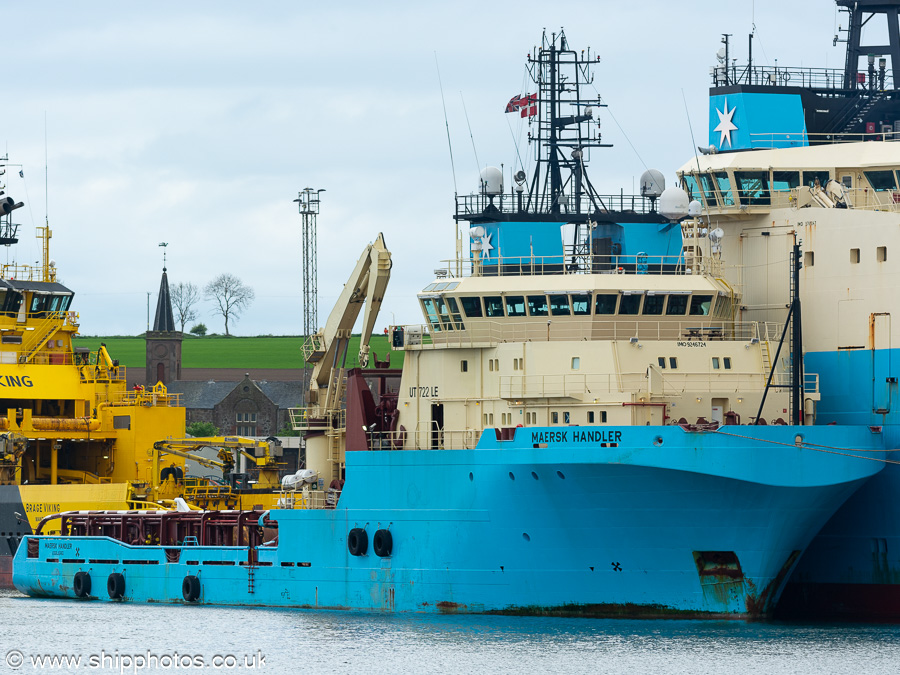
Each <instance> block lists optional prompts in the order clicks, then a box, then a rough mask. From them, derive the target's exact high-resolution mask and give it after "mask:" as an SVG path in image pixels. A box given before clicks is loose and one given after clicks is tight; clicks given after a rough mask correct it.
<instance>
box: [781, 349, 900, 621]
mask: <svg viewBox="0 0 900 675" xmlns="http://www.w3.org/2000/svg"><path fill="white" fill-rule="evenodd" d="M805 358H806V364H807V368H809V369H810V370H812V371H815V372H818V373H820V391H821V392H822V400H821V401H820V403H819V407H818V416H817V419H818V421H819V422H820V423H823V424H828V423H829V422H832V421H834V422H837V423H838V424H877V425H884V426H883V433H884V440H885V447H887V448H890V449H897V448H900V416H898V413H900V400H898V389H897V384H896V383H894V382H890V380H889V378H891V377H896V370H895V369H894V368H892V367H891V364H892V363H897V364H900V350H870V349H866V350H854V351H842V352H835V353H830V352H819V353H809V354H807V355H806V357H805ZM876 409H880V410H884V411H885V412H884V414H876V413H875V412H873V411H874V410H876ZM888 459H889V460H895V461H896V460H900V456H895V454H889V455H888ZM898 494H900V466H898V465H896V464H888V465H887V466H886V467H885V469H884V471H882V472H880V473H879V474H878V475H877V476H875V477H874V478H873V479H872V481H871V482H869V483H867V484H866V485H865V486H864V487H863V488H862V489H860V490H859V492H857V493H856V494H855V495H853V496H852V497H851V498H850V499H849V500H848V501H847V503H846V504H845V505H844V506H843V507H841V509H839V510H838V512H837V513H836V514H835V515H834V516H833V517H832V518H831V519H830V520H829V521H828V523H827V524H826V525H825V527H824V528H823V529H822V531H821V533H820V534H819V535H818V536H816V538H815V539H814V540H813V541H812V543H811V544H810V546H809V549H808V550H807V552H806V553H805V554H804V555H803V557H802V558H801V560H800V562H799V563H798V565H797V569H796V571H795V572H794V573H793V574H792V576H791V578H790V580H789V583H788V585H787V587H786V589H785V593H784V598H783V601H782V603H781V605H780V606H779V608H778V610H779V613H781V614H783V615H784V616H794V615H812V616H818V617H821V616H829V617H845V618H854V619H868V620H871V619H891V620H896V619H898V618H900V500H898V499H897V495H898Z"/></svg>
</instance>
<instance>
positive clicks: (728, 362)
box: [722, 356, 731, 370]
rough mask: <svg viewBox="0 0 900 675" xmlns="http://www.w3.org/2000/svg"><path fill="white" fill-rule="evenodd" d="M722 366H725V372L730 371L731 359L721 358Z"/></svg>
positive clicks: (727, 357)
mask: <svg viewBox="0 0 900 675" xmlns="http://www.w3.org/2000/svg"><path fill="white" fill-rule="evenodd" d="M722 364H723V365H724V366H725V370H731V357H730V356H725V357H723V358H722Z"/></svg>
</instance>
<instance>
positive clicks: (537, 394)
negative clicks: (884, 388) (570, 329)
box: [498, 368, 819, 401]
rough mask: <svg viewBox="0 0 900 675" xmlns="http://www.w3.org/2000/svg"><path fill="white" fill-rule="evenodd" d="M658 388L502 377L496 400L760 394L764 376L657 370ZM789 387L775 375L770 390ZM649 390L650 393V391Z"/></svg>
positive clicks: (574, 377) (643, 377)
mask: <svg viewBox="0 0 900 675" xmlns="http://www.w3.org/2000/svg"><path fill="white" fill-rule="evenodd" d="M657 372H658V373H659V374H660V384H658V385H650V384H649V382H648V378H647V372H646V371H641V372H638V373H596V374H586V373H566V374H556V375H503V376H501V377H500V382H499V384H500V386H499V395H498V398H501V399H504V400H521V401H524V400H526V399H548V398H571V399H576V400H580V401H591V400H594V398H593V397H596V396H607V395H610V394H630V393H634V394H643V395H646V396H647V397H650V396H653V397H662V398H665V397H669V396H672V397H676V398H682V397H684V396H692V395H694V394H695V393H698V394H719V393H723V394H724V393H736V394H742V393H743V394H748V393H750V392H761V391H762V390H763V388H764V387H765V385H766V382H767V379H768V374H767V373H764V372H762V371H759V372H755V373H738V372H725V371H723V370H712V371H708V372H691V371H680V370H670V369H668V368H667V369H657ZM803 384H804V391H805V392H807V393H808V394H818V392H819V377H818V374H816V373H804V379H803ZM790 385H791V374H790V373H788V372H780V371H779V372H776V373H775V374H774V375H773V376H772V386H773V387H775V388H777V389H784V388H786V387H789V386H790ZM651 386H654V389H653V390H652V391H651Z"/></svg>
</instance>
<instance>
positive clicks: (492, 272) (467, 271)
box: [435, 252, 726, 278]
mask: <svg viewBox="0 0 900 675" xmlns="http://www.w3.org/2000/svg"><path fill="white" fill-rule="evenodd" d="M441 262H442V263H443V264H444V265H445V267H442V268H440V269H438V270H435V272H436V274H437V276H438V277H439V278H447V277H521V276H548V275H553V276H558V275H581V274H637V275H642V274H649V275H690V274H714V275H719V274H721V273H722V270H723V269H725V268H726V266H725V265H723V264H722V263H721V262H720V261H719V260H717V259H715V258H704V259H703V260H691V259H688V258H687V257H686V256H685V255H648V254H646V253H639V254H636V255H594V254H591V253H573V252H566V253H565V254H563V255H545V256H541V255H522V256H515V255H510V256H497V255H491V256H489V257H487V258H482V259H481V260H472V259H466V260H443V261H441Z"/></svg>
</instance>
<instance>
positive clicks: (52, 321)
mask: <svg viewBox="0 0 900 675" xmlns="http://www.w3.org/2000/svg"><path fill="white" fill-rule="evenodd" d="M60 324H61V322H60V313H59V312H52V313H51V314H50V315H49V316H47V318H46V319H44V320H43V321H42V322H41V323H39V324H38V325H37V326H35V327H34V332H33V333H31V336H30V337H29V339H28V341H27V342H25V343H24V344H23V345H22V352H23V353H22V355H21V356H20V357H19V363H28V362H29V361H30V360H31V358H32V357H33V356H34V355H35V354H36V353H37V352H38V351H40V350H41V349H42V348H43V347H44V345H46V344H47V341H48V340H50V338H51V337H53V336H54V335H56V331H58V330H59V327H60Z"/></svg>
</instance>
